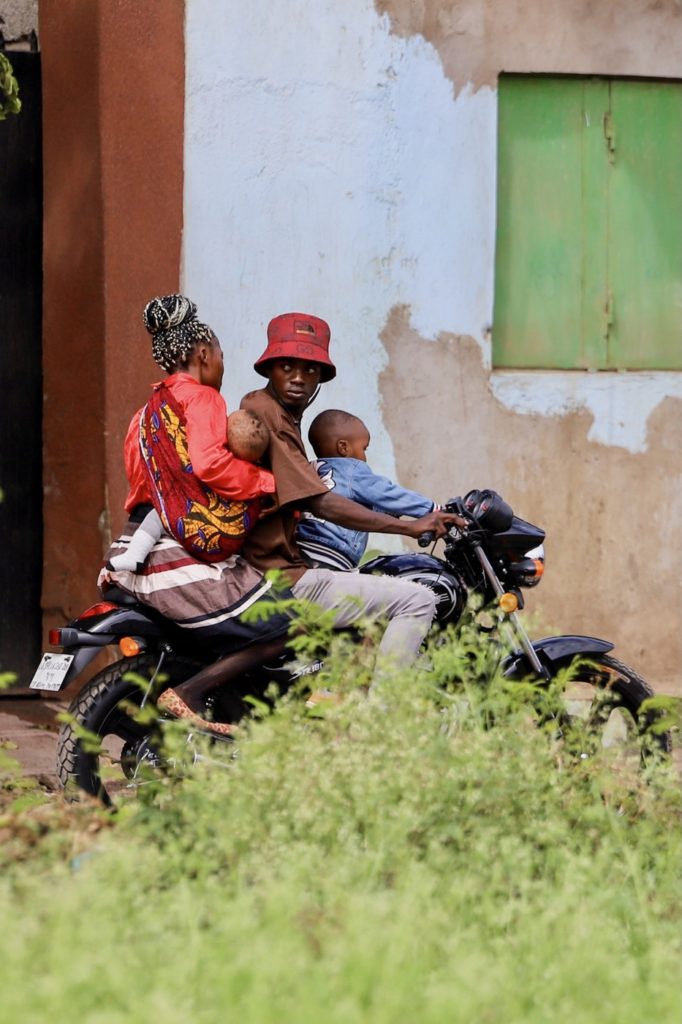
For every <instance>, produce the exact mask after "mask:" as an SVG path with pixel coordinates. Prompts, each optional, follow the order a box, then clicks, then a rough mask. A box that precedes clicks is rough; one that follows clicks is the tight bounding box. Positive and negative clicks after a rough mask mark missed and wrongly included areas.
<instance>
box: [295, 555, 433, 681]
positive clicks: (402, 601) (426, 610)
mask: <svg viewBox="0 0 682 1024" xmlns="http://www.w3.org/2000/svg"><path fill="white" fill-rule="evenodd" d="M292 590H293V593H294V595H295V596H296V597H298V598H304V599H305V600H307V601H313V602H314V603H315V604H318V605H319V606H320V607H321V608H325V609H328V610H332V609H333V610H335V611H336V626H337V628H338V629H344V628H345V627H346V626H352V625H354V624H355V623H357V622H360V621H362V620H363V619H370V620H373V619H386V620H388V622H387V626H386V629H385V630H384V635H383V637H382V638H381V643H380V645H379V654H380V656H381V660H382V661H385V660H388V659H390V660H391V661H395V662H399V663H400V664H402V665H405V664H409V663H410V662H412V661H413V660H414V658H415V657H416V655H417V651H418V650H419V648H420V646H421V643H422V640H423V639H424V637H425V636H426V634H427V632H428V630H429V626H430V625H431V623H432V622H433V618H434V616H435V614H436V595H435V594H434V593H433V591H431V590H429V589H428V587H424V586H422V584H421V583H413V582H411V581H410V580H401V579H395V578H394V577H391V576H369V575H364V574H361V573H357V572H334V571H333V570H331V569H308V570H306V572H304V574H303V576H301V578H300V580H298V582H297V583H295V584H294V586H293V587H292Z"/></svg>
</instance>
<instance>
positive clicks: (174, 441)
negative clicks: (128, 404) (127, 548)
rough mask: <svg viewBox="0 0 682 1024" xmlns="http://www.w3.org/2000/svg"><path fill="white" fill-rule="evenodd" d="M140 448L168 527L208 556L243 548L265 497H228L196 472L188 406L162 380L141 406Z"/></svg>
mask: <svg viewBox="0 0 682 1024" xmlns="http://www.w3.org/2000/svg"><path fill="white" fill-rule="evenodd" d="M140 451H141V453H142V458H143V460H144V463H145V466H146V468H147V473H148V475H149V481H150V484H151V492H152V494H151V497H152V500H153V502H154V507H155V508H156V511H157V512H158V513H159V516H160V517H161V521H162V523H163V525H164V528H165V529H166V530H167V531H168V533H170V534H171V536H172V537H174V538H175V539H176V540H177V541H178V542H179V543H180V544H182V546H183V548H184V549H185V550H186V551H187V552H189V554H191V555H193V556H194V557H195V558H198V559H200V560H201V561H204V562H209V563H210V562H219V561H222V560H223V559H225V558H227V557H229V556H230V555H234V554H236V553H237V552H239V551H240V550H241V548H242V545H243V544H244V541H245V539H246V536H247V534H248V532H249V530H251V529H252V527H253V526H254V525H255V523H256V521H257V519H258V515H259V512H260V501H259V499H258V498H252V499H249V500H248V501H237V500H234V499H228V498H223V497H221V496H220V495H219V494H217V493H216V492H215V491H213V490H212V489H211V488H210V487H207V486H206V485H205V484H204V483H202V481H201V480H199V478H198V477H197V476H196V475H195V474H194V471H193V469H192V464H191V461H190V457H189V450H188V445H187V429H186V421H185V416H184V413H183V410H182V408H181V406H180V405H179V404H178V403H177V401H176V400H175V399H174V397H173V395H172V393H171V391H170V389H169V388H168V387H166V386H165V384H164V383H163V382H162V383H161V384H157V385H156V386H155V387H154V390H153V392H152V397H151V398H150V400H149V401H148V402H147V405H146V406H145V407H144V409H143V410H142V415H141V416H140Z"/></svg>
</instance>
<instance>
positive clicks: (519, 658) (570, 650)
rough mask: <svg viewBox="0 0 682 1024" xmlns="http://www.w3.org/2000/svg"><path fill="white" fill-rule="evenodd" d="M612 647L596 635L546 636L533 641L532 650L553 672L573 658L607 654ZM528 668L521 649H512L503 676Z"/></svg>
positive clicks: (608, 642) (568, 663) (607, 641)
mask: <svg viewBox="0 0 682 1024" xmlns="http://www.w3.org/2000/svg"><path fill="white" fill-rule="evenodd" d="M613 647H614V645H613V644H612V643H611V642H610V641H609V640H600V639H599V638H598V637H596V636H575V635H568V636H547V637H544V638H543V639H542V640H534V641H533V650H534V651H535V652H536V654H537V655H538V657H539V658H540V661H541V662H542V663H543V664H545V665H547V664H548V663H549V665H551V668H552V670H553V671H554V672H557V671H558V670H559V669H560V668H563V667H564V666H565V665H570V663H571V662H572V661H573V659H574V658H578V657H583V658H589V657H590V656H591V655H597V654H608V652H609V651H612V650H613ZM529 670H530V666H529V664H528V659H527V657H526V655H525V654H524V652H523V651H514V652H513V654H510V655H509V657H508V658H507V659H506V661H505V664H504V674H505V676H514V675H516V674H517V673H518V672H519V671H525V672H527V671H529Z"/></svg>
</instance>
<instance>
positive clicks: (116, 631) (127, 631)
mask: <svg viewBox="0 0 682 1024" xmlns="http://www.w3.org/2000/svg"><path fill="white" fill-rule="evenodd" d="M87 622H88V620H87V619H74V620H73V624H72V625H70V626H64V627H62V650H63V651H64V653H65V654H73V655H74V659H73V661H72V662H71V665H70V667H69V671H68V672H67V674H66V676H65V677H64V679H63V681H62V685H61V686H60V690H63V689H64V688H65V687H66V686H68V685H69V683H72V682H73V680H74V679H77V678H78V676H79V675H80V674H81V672H84V671H85V669H86V668H87V667H88V665H89V664H90V662H91V661H92V660H93V659H94V658H95V657H96V656H97V654H98V653H99V651H101V650H102V648H103V647H107V646H108V645H109V644H113V643H116V641H117V640H118V639H119V638H120V637H122V636H136V637H158V636H160V635H161V630H160V629H159V627H158V626H157V624H156V623H155V622H152V621H151V620H150V619H148V618H147V617H146V616H145V615H143V614H142V613H141V612H139V611H136V610H134V609H132V608H121V609H118V610H117V611H115V612H109V613H107V614H106V615H103V616H102V617H101V618H99V619H98V620H97V621H96V622H93V624H92V626H90V628H88V629H83V628H79V627H82V626H83V625H84V624H87Z"/></svg>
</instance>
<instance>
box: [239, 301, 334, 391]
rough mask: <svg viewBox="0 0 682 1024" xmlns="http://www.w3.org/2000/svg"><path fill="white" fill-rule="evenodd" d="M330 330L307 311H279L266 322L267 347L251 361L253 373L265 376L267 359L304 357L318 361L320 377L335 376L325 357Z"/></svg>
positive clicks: (321, 378)
mask: <svg viewBox="0 0 682 1024" xmlns="http://www.w3.org/2000/svg"><path fill="white" fill-rule="evenodd" d="M330 339H331V332H330V330H329V324H328V323H326V322H325V321H324V320H321V319H320V318H319V316H311V314H310V313H282V314H280V316H276V317H275V318H274V319H273V320H271V321H270V323H269V324H268V347H267V348H266V349H265V352H264V353H263V355H262V356H261V357H260V359H257V360H256V362H255V363H254V364H253V368H254V370H255V371H256V373H260V375H261V376H262V377H267V376H268V370H267V365H266V364H267V363H269V362H270V360H271V359H305V360H306V361H307V362H309V363H319V364H320V369H321V375H320V380H322V381H328V380H331V379H332V377H335V376H336V367H335V366H334V364H333V362H332V361H331V359H330V358H329V342H330Z"/></svg>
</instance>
